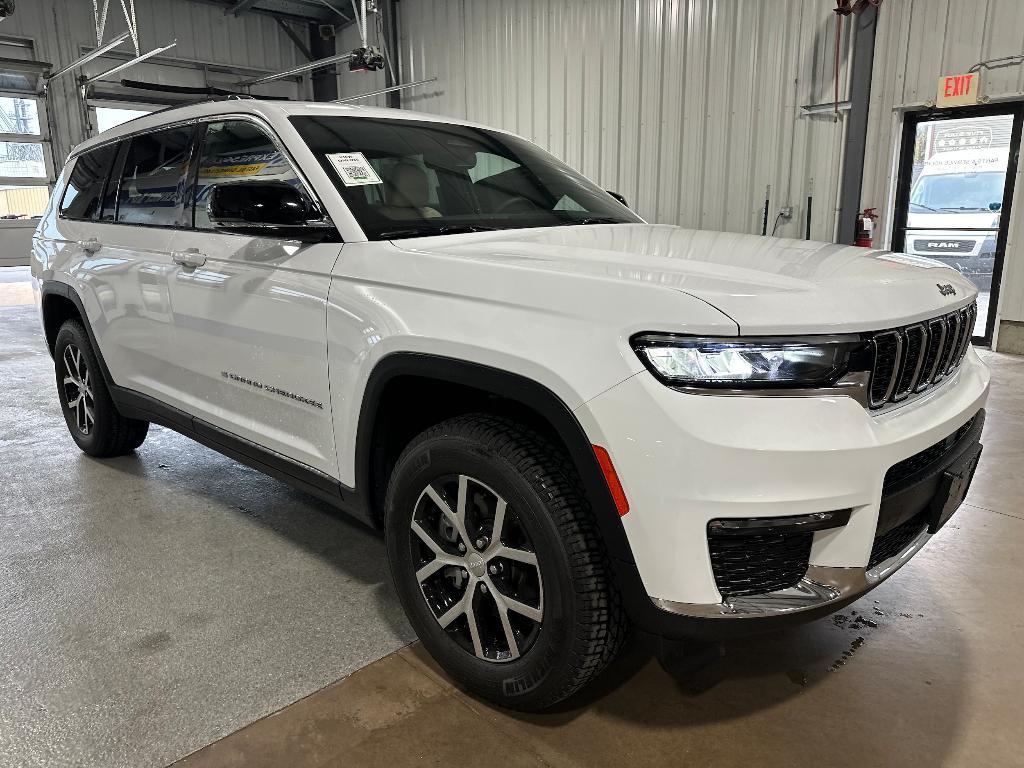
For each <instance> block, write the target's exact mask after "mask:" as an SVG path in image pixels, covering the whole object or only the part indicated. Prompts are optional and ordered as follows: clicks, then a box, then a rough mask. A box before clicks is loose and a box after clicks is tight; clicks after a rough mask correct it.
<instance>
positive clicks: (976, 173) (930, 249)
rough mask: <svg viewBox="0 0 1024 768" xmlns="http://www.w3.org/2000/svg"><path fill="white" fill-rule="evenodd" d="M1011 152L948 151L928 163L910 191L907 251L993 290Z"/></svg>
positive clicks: (1004, 149)
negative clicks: (1000, 218) (992, 284)
mask: <svg viewBox="0 0 1024 768" xmlns="http://www.w3.org/2000/svg"><path fill="white" fill-rule="evenodd" d="M1007 153H1008V149H1007V148H1005V147H1000V148H992V149H967V150H960V151H954V152H944V153H941V154H939V155H936V156H934V157H932V158H931V159H929V160H928V161H926V162H925V164H924V167H923V168H922V169H921V174H920V175H919V176H918V177H917V180H916V181H915V182H914V185H913V187H912V188H911V192H910V208H909V211H908V213H907V235H906V245H905V247H906V251H907V253H912V254H915V255H918V256H927V257H928V258H931V259H938V260H939V261H941V262H943V263H945V264H947V265H949V266H952V267H955V268H956V269H958V270H960V272H962V273H963V274H965V275H968V276H969V277H971V279H972V280H973V281H974V282H975V284H976V285H978V287H979V288H980V289H982V290H986V289H988V288H989V287H990V286H991V281H992V268H993V265H994V263H995V251H996V235H997V234H998V230H999V215H1000V208H1001V207H1002V201H1003V187H1004V185H1005V184H1006V165H1007Z"/></svg>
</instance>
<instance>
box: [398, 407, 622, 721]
mask: <svg viewBox="0 0 1024 768" xmlns="http://www.w3.org/2000/svg"><path fill="white" fill-rule="evenodd" d="M428 489H429V490H428ZM461 500H465V501H464V502H463V503H461V504H460V501H461ZM502 502H504V514H503V515H502V516H499V513H498V509H499V507H501V506H502ZM442 504H445V505H447V507H448V509H447V510H446V509H445V508H444V507H442ZM453 515H454V517H453ZM499 519H500V520H501V522H500V523H499V522H497V521H498V520H499ZM414 522H415V523H416V528H415V529H414V525H413V524H414ZM460 525H461V527H460ZM497 527H500V528H501V531H500V532H499V534H498V535H497V537H495V540H494V541H491V540H490V539H491V537H492V536H493V534H494V529H495V528H497ZM385 535H386V539H387V549H388V560H389V563H390V567H391V574H392V577H393V579H394V582H395V588H396V590H397V592H398V595H399V599H400V600H401V602H402V605H403V607H404V609H405V612H406V615H407V616H408V617H409V621H410V622H411V623H412V625H413V628H414V629H415V630H416V633H417V635H418V636H419V638H420V640H421V641H422V642H423V645H424V646H425V647H426V649H427V650H428V652H429V653H430V654H431V655H432V656H433V657H434V659H435V660H436V661H437V662H438V664H440V665H441V667H442V668H443V669H444V670H445V671H446V672H447V673H448V674H449V675H450V676H451V677H453V678H454V679H455V680H457V681H458V682H459V683H461V684H462V685H463V686H464V687H465V688H467V689H468V690H469V691H471V692H472V693H474V694H476V695H478V696H480V697H482V698H484V699H487V700H488V701H491V702H494V703H496V704H499V705H501V706H504V707H508V708H511V709H518V710H523V711H539V710H543V709H547V708H550V707H551V706H553V705H555V704H557V703H559V702H561V701H563V700H564V699H566V698H568V697H569V696H571V695H572V694H574V693H575V692H576V691H578V690H579V689H581V688H582V687H583V686H585V685H586V684H587V683H588V682H589V681H590V680H592V679H593V678H595V677H596V676H597V675H598V674H599V673H600V672H601V671H603V670H604V668H605V667H606V666H607V665H608V664H609V663H610V662H611V661H612V659H613V658H614V657H615V656H616V654H617V653H618V651H619V649H620V647H621V646H622V644H623V642H624V640H625V638H626V634H627V629H628V625H627V621H626V618H625V615H624V613H623V611H622V608H621V603H620V599H619V595H618V592H617V591H616V589H615V585H614V583H613V580H612V576H611V572H610V566H609V564H608V558H607V555H606V553H605V550H604V545H603V542H602V540H601V538H600V535H599V532H598V528H597V525H596V523H595V521H594V519H593V515H592V513H591V510H590V507H589V505H588V503H587V501H586V499H585V496H584V494H583V490H582V487H581V484H580V481H579V478H578V476H577V473H576V471H575V468H574V467H573V465H572V463H571V462H570V461H569V459H568V457H567V456H566V455H565V454H564V452H563V451H562V450H561V449H559V448H558V447H556V446H554V445H553V444H551V443H550V442H548V441H546V440H545V439H544V438H542V437H541V436H540V435H538V434H537V433H535V432H533V431H530V430H528V429H524V428H523V427H521V426H519V425H517V424H516V423H515V422H512V421H509V420H506V419H503V418H498V417H493V416H488V415H470V416H460V417H458V418H454V419H451V420H449V421H446V422H443V423H441V424H438V425H437V426H434V427H431V428H430V429H428V430H426V431H425V432H423V433H422V434H421V435H419V436H418V437H416V438H415V439H414V440H413V441H412V442H411V443H410V444H409V445H408V447H406V449H405V451H404V452H403V453H402V455H401V457H400V458H399V460H398V462H397V464H396V466H395V469H394V472H393V473H392V475H391V479H390V483H389V487H388V494H387V501H386V507H385ZM467 538H468V539H469V541H466V539H467ZM461 545H464V546H465V551H464V552H463V551H462V549H461ZM531 561H532V562H531ZM495 569H497V570H495ZM421 580H422V586H421ZM460 582H461V584H460ZM467 594H469V595H472V597H471V598H470V599H469V602H467V600H466V595H467ZM501 604H504V606H505V609H504V611H503V610H502V605H501ZM467 606H468V607H469V608H470V609H471V611H472V618H473V620H474V621H475V622H476V628H477V631H476V634H477V637H474V636H473V632H472V630H471V629H470V618H471V616H470V613H469V612H468V611H467V610H466V607H467ZM503 613H505V615H506V616H507V617H508V618H507V620H506V619H505V618H503V616H502V614H503ZM442 623H444V624H445V626H444V627H442ZM513 643H514V644H515V650H513Z"/></svg>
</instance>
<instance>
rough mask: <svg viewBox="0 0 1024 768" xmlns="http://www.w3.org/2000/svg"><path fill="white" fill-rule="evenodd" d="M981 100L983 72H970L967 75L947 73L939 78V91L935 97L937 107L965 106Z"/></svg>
mask: <svg viewBox="0 0 1024 768" xmlns="http://www.w3.org/2000/svg"><path fill="white" fill-rule="evenodd" d="M979 101H981V73H980V72H968V73H967V74H966V75H946V76H945V77H940V78H939V93H938V96H936V97H935V106H937V107H964V106H967V105H968V104H977V103H978V102H979Z"/></svg>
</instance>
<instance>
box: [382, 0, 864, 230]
mask: <svg viewBox="0 0 1024 768" xmlns="http://www.w3.org/2000/svg"><path fill="white" fill-rule="evenodd" d="M835 34H836V26H835V21H834V14H832V13H831V10H830V6H829V3H826V2H814V3H810V2H807V1H806V0H773V2H770V3H766V2H734V1H729V2H723V1H721V0H719V1H717V2H716V1H715V0H532V1H531V0H518V1H517V0H512V1H511V2H510V1H509V0H402V2H401V3H400V38H401V39H400V43H401V62H402V79H403V80H406V81H410V80H417V79H420V78H423V77H429V76H432V75H437V76H438V81H437V82H436V83H432V84H429V85H426V86H422V87H420V88H417V89H415V90H413V91H409V92H405V93H404V94H403V106H405V107H407V108H410V109H419V110H423V111H428V112H434V113H441V114H448V115H453V116H457V117H465V118H469V119H472V120H477V121H480V122H483V123H487V124H491V125H495V126H498V127H502V128H505V129H508V130H512V131H515V132H516V133H519V134H521V135H523V136H526V137H527V138H530V139H532V140H534V141H536V142H537V143H539V144H541V145H542V146H544V147H545V148H547V149H548V150H549V151H551V152H553V153H554V154H555V155H557V156H558V157H560V158H562V159H563V160H565V161H566V162H568V163H569V164H570V165H573V166H575V167H577V168H580V169H581V170H582V171H583V172H584V173H585V174H587V175H588V176H590V177H591V178H593V179H594V180H595V181H597V182H598V183H600V184H602V185H603V186H605V187H606V188H608V189H614V190H616V191H618V192H621V193H622V194H624V195H625V196H626V197H627V198H628V199H629V201H630V204H631V205H632V206H633V207H634V208H635V209H636V210H637V211H638V212H639V213H640V214H641V215H642V216H644V217H645V218H646V219H648V220H649V221H656V222H665V223H675V224H681V225H684V226H691V227H703V228H710V229H724V230H730V231H740V232H760V231H761V222H762V215H763V206H764V199H765V190H766V187H767V186H768V185H771V189H772V191H771V211H770V215H769V224H768V226H769V230H770V229H771V227H772V223H773V221H774V218H775V215H776V214H777V212H778V210H779V208H780V206H784V205H788V206H792V207H793V209H794V216H793V218H792V219H791V220H790V221H788V222H786V221H783V222H780V224H779V228H778V234H780V235H786V236H794V237H802V236H803V233H804V222H805V218H804V217H805V215H806V204H805V203H806V198H807V196H808V194H810V193H812V190H813V196H814V207H813V216H812V222H811V224H812V226H811V233H812V237H814V238H816V239H824V240H831V239H832V236H833V229H834V219H835V201H836V188H837V183H838V181H837V180H838V171H839V159H840V148H841V145H842V138H843V122H842V120H839V121H834V120H833V117H832V115H823V116H815V117H808V116H801V109H800V107H801V106H802V105H811V104H818V103H821V102H825V101H831V100H832V95H833V73H834V66H833V56H834V45H835ZM847 37H848V35H846V34H845V33H844V35H843V40H842V45H841V62H842V63H841V65H840V84H841V90H840V99H843V98H844V97H845V92H846V88H845V79H846V71H845V69H846V68H845V62H846V60H847V50H848V40H847Z"/></svg>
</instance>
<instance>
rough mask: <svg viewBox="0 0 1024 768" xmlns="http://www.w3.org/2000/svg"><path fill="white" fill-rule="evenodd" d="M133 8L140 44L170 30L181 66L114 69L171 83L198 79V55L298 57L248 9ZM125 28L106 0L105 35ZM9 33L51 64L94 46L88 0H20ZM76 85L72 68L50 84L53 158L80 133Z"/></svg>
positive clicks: (160, 1) (142, 0) (165, 38)
mask: <svg viewBox="0 0 1024 768" xmlns="http://www.w3.org/2000/svg"><path fill="white" fill-rule="evenodd" d="M136 16H137V21H138V26H139V37H140V45H141V47H142V50H143V51H147V50H150V49H152V48H156V47H158V46H162V45H166V44H168V43H169V42H171V41H172V40H173V39H175V38H177V40H178V45H177V47H176V48H174V49H172V50H171V51H168V53H167V54H166V56H168V57H173V58H175V59H179V60H182V61H180V62H179V63H183V64H185V65H186V66H185V67H184V68H183V67H180V66H176V67H173V68H171V67H166V66H165V67H162V68H161V67H160V65H156V66H154V65H149V66H147V65H140V66H139V67H138V68H135V69H131V70H127V71H126V72H125V73H124V74H123V75H118V77H128V78H138V79H147V78H149V79H157V78H162V79H165V80H166V79H173V80H174V81H176V82H177V83H178V84H187V85H199V84H202V82H203V81H204V78H205V74H204V73H203V63H207V64H219V65H224V66H230V67H244V68H252V69H256V70H260V71H276V70H282V69H285V68H286V67H289V66H295V65H297V64H299V63H301V62H302V61H304V59H302V58H301V56H300V55H299V54H298V51H297V49H296V48H295V46H294V44H292V42H291V41H290V40H289V39H288V38H287V37H286V36H285V34H284V33H283V32H282V31H281V30H280V29H279V28H278V26H277V25H276V24H275V23H274V20H273V19H270V18H268V17H266V16H261V15H256V14H248V15H243V16H241V17H239V18H235V17H234V16H226V15H225V14H224V12H223V10H221V9H219V8H216V7H213V6H208V5H203V4H199V3H191V2H186V1H185V0H136ZM125 29H127V25H126V24H125V21H124V16H123V14H122V12H121V9H120V6H119V4H118V3H116V2H112V3H111V4H110V11H109V15H108V19H107V29H106V35H105V39H107V40H109V39H110V38H112V37H114V36H116V35H117V34H119V33H121V32H123V31H124V30H125ZM8 36H15V37H22V38H29V39H31V41H32V43H33V48H34V51H35V58H37V59H40V60H42V61H48V62H50V63H52V64H53V65H54V67H55V68H58V67H60V66H63V65H64V64H66V63H68V62H70V61H73V60H74V59H76V58H78V57H79V56H80V55H81V48H82V46H86V47H95V45H96V37H95V32H94V27H93V17H92V3H90V2H89V0H29V2H19V3H18V4H17V10H16V12H15V13H14V15H13V16H11V17H10V18H9V19H7V20H6V21H4V23H3V25H2V26H0V38H3V37H8ZM121 50H124V51H129V50H131V45H130V43H125V44H124V45H122V47H121ZM0 55H10V54H9V53H8V52H4V53H3V54H0ZM101 61H103V64H100V65H99V66H97V65H96V64H94V65H92V70H90V71H91V72H92V71H95V72H99V71H102V70H103V69H105V68H108V67H110V66H113V65H114V64H115V63H116V62H115V61H110V60H101ZM104 65H105V66H104ZM161 69H163V70H164V72H161V71H160V70H161ZM189 69H191V70H192V71H191V72H189ZM217 77H219V78H220V79H221V80H224V79H225V75H224V74H220V75H214V76H213V78H214V79H215V78H217ZM287 87H288V88H290V89H291V91H292V93H291V94H290V95H300V94H299V93H298V91H295V84H294V83H292V84H290V85H289V86H287ZM75 91H76V86H75V82H74V76H73V75H67V76H64V77H62V78H60V79H59V80H58V81H56V82H55V83H54V84H53V86H52V87H51V89H50V94H49V98H48V103H49V109H50V112H51V117H52V125H53V126H54V133H55V136H54V137H53V138H54V143H55V144H54V145H55V150H56V152H55V154H56V156H57V159H58V162H60V161H61V160H62V159H63V158H64V157H66V155H67V153H68V151H69V150H70V149H71V147H73V146H74V145H75V144H77V143H78V142H80V141H82V140H83V139H84V138H86V135H85V126H84V124H83V117H82V113H81V110H80V108H79V106H78V97H77V94H76V92H75Z"/></svg>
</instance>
